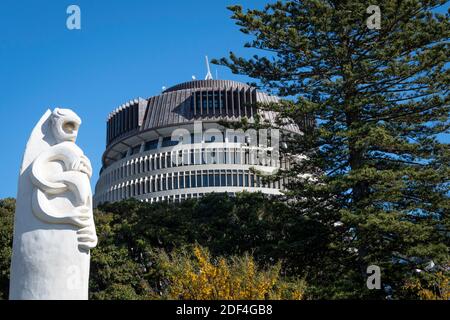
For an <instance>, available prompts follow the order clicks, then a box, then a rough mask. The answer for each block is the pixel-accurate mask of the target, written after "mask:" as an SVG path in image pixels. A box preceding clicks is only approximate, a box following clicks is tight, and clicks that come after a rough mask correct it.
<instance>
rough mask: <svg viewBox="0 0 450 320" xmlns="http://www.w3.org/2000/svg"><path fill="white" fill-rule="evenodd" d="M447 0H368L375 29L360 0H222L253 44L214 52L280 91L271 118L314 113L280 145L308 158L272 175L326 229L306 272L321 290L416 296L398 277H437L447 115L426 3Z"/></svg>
mask: <svg viewBox="0 0 450 320" xmlns="http://www.w3.org/2000/svg"><path fill="white" fill-rule="evenodd" d="M445 3H446V1H441V0H409V1H394V0H380V1H376V4H377V5H378V6H379V9H380V12H381V16H380V18H381V20H380V28H379V29H378V28H372V26H371V25H370V23H369V24H368V21H367V19H370V21H369V22H373V19H376V18H377V17H376V16H371V14H372V13H373V12H371V11H370V10H368V3H367V1H360V0H305V1H277V2H275V3H273V4H268V5H266V6H265V7H264V8H263V9H260V10H247V11H245V10H243V9H242V7H241V6H232V7H230V10H231V11H232V12H233V17H232V18H233V19H235V20H236V23H237V25H239V26H240V27H241V31H242V32H243V33H245V34H248V35H249V36H251V37H252V39H251V41H250V42H249V43H247V44H246V45H245V46H246V47H248V48H250V49H251V50H252V51H255V53H256V54H255V55H254V56H253V57H252V58H250V59H246V58H242V57H238V56H236V55H235V54H233V53H231V54H230V57H229V58H222V59H220V60H218V61H217V60H216V61H215V63H217V64H221V65H224V66H228V67H229V68H230V69H231V70H232V71H233V72H234V73H237V74H244V75H248V76H250V77H252V78H254V79H256V83H255V84H254V85H257V86H259V87H261V88H262V89H266V90H268V91H270V92H272V93H275V94H277V95H279V96H281V97H286V99H285V100H283V101H282V102H280V103H279V104H276V105H271V106H269V108H270V109H272V110H275V111H278V112H279V113H280V117H282V118H286V117H289V118H290V119H292V121H294V122H296V123H297V124H299V125H300V126H303V124H304V119H305V117H307V116H310V117H313V118H314V119H315V120H316V126H315V127H314V129H312V130H311V131H310V132H306V134H304V135H302V136H296V137H294V138H292V139H290V141H289V142H290V143H289V145H288V149H287V150H285V155H291V156H294V155H299V154H302V155H304V156H306V157H305V158H302V160H300V161H299V160H296V159H298V157H292V161H294V165H293V166H292V167H291V168H290V169H289V170H285V171H283V172H280V173H279V175H280V176H281V175H283V176H288V177H290V179H291V183H290V185H289V186H288V187H289V191H288V196H289V197H290V198H291V199H294V200H296V201H292V202H291V203H293V206H294V207H295V209H296V210H297V213H298V214H299V215H302V216H303V217H305V218H306V217H307V218H309V219H311V220H314V221H317V222H318V223H320V224H321V225H322V226H323V227H324V228H326V229H327V230H328V251H327V252H326V254H325V255H324V256H323V259H322V260H321V261H320V262H319V263H318V264H317V265H316V267H317V268H316V272H313V273H312V274H311V273H310V274H308V279H307V281H308V283H317V284H318V283H321V284H324V285H328V287H327V289H326V291H327V292H326V293H324V292H322V293H320V294H321V295H322V296H323V295H325V296H328V297H361V296H369V297H374V298H375V297H385V296H386V295H387V293H386V292H385V291H389V293H388V294H389V295H391V296H392V297H393V298H401V297H409V298H411V297H420V296H421V295H420V294H416V295H414V292H413V293H411V290H409V289H408V288H411V287H413V286H411V285H410V284H411V283H412V282H414V281H417V279H418V278H419V277H421V274H423V273H427V274H428V275H430V276H433V275H434V274H439V276H442V275H444V276H446V277H447V279H448V270H449V252H448V245H449V236H448V235H449V233H448V230H449V228H448V227H449V220H448V213H449V211H450V210H449V209H450V201H449V185H450V184H449V182H450V181H449V177H450V168H449V163H450V152H449V147H448V143H444V142H443V141H442V139H440V138H442V136H441V135H442V134H448V133H449V124H450V123H449V111H450V107H449V88H450V86H449V75H450V72H449V68H448V57H449V56H450V52H449V35H450V25H449V14H448V13H446V14H438V13H436V9H437V8H438V7H440V6H442V5H444V4H445ZM447 4H448V3H447ZM441 8H442V7H441ZM368 11H369V13H368ZM441 11H442V10H441ZM369 26H370V27H371V28H369ZM260 107H262V106H260ZM266 107H267V106H266ZM305 173H311V174H312V175H309V176H305V175H304V174H305ZM369 265H378V266H379V267H381V279H382V284H383V285H384V288H385V289H386V290H372V291H369V290H368V289H367V288H366V279H367V274H366V270H367V266H369ZM430 281H433V280H430ZM444 282H445V281H444ZM447 283H448V281H447ZM426 287H430V286H426ZM431 287H432V286H431ZM447 290H448V286H447ZM391 291H392V292H391Z"/></svg>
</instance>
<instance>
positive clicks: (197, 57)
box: [0, 0, 266, 199]
mask: <svg viewBox="0 0 450 320" xmlns="http://www.w3.org/2000/svg"><path fill="white" fill-rule="evenodd" d="M265 2H266V1H261V0H167V1H151V0H130V1H125V0H108V1H107V0H71V1H65V0H58V1H55V0H40V1H32V0H29V1H23V0H1V1H0V120H1V122H0V148H1V150H2V152H1V162H0V164H1V165H0V199H1V198H5V197H15V196H16V191H17V190H16V188H17V180H18V173H19V168H20V163H21V159H22V154H23V151H24V147H25V144H26V141H27V140H28V137H29V134H30V132H31V130H32V128H33V127H34V125H35V124H36V122H37V121H38V120H39V118H40V117H41V115H42V114H43V113H44V112H45V110H46V109H47V108H51V109H53V108H54V107H65V108H72V109H73V110H74V111H76V112H77V113H78V114H79V115H80V117H81V118H82V119H83V125H82V127H81V129H80V134H79V138H78V144H79V145H80V147H81V148H82V149H83V150H84V151H85V153H86V155H87V156H88V157H89V158H90V159H91V161H92V164H93V168H94V177H93V179H92V181H93V184H95V182H96V180H97V178H98V172H99V170H100V168H101V155H102V152H103V150H104V147H105V120H106V117H107V115H108V113H109V112H111V111H112V110H113V109H115V108H116V107H117V106H119V105H121V104H122V103H124V102H127V101H129V100H131V99H134V98H136V97H143V98H148V97H150V96H153V95H156V94H159V93H160V92H161V88H162V87H163V86H167V87H169V86H171V85H174V84H177V83H179V82H183V81H188V80H190V79H191V76H192V75H196V77H197V78H198V79H200V78H203V77H204V76H205V74H206V69H205V62H204V56H205V55H209V57H210V58H220V57H223V56H227V54H228V52H229V51H230V50H232V51H234V52H236V53H237V54H240V55H246V56H248V54H249V52H248V50H247V49H243V44H244V43H245V41H246V40H248V38H247V37H245V35H243V34H241V33H240V32H239V28H238V27H237V26H236V25H235V24H234V21H232V20H231V19H230V15H231V13H230V12H229V11H228V10H226V6H228V5H231V4H237V3H239V4H242V5H243V6H244V7H247V8H255V7H261V6H262V5H263V4H264V3H265ZM71 4H76V5H78V6H80V8H81V26H82V29H81V30H72V31H70V30H68V29H67V28H66V19H67V17H68V15H67V13H66V9H67V7H68V6H69V5H71ZM216 68H217V67H216V66H213V70H212V73H213V75H214V76H215V70H216ZM217 69H218V74H219V78H222V79H233V80H240V81H246V80H248V79H246V78H243V77H238V76H236V75H232V74H231V73H230V72H229V71H228V70H227V69H226V68H220V67H219V68H217Z"/></svg>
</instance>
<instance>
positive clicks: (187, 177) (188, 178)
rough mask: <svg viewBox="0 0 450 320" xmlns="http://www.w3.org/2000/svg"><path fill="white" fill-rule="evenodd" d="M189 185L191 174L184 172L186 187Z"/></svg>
mask: <svg viewBox="0 0 450 320" xmlns="http://www.w3.org/2000/svg"><path fill="white" fill-rule="evenodd" d="M190 187H191V176H190V175H189V172H186V188H190Z"/></svg>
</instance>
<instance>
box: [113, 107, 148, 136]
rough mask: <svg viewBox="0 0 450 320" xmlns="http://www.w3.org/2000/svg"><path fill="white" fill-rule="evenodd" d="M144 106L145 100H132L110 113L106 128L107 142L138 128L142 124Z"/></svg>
mask: <svg viewBox="0 0 450 320" xmlns="http://www.w3.org/2000/svg"><path fill="white" fill-rule="evenodd" d="M146 107H147V103H146V100H143V99H139V100H133V101H130V102H128V103H127V104H126V105H123V106H121V107H120V108H118V109H117V110H116V111H114V112H113V113H112V114H110V116H109V118H108V121H107V129H106V131H107V137H106V140H107V141H106V142H107V144H109V143H110V142H111V141H112V140H114V139H116V138H117V137H119V136H121V135H123V134H125V133H127V132H130V131H133V130H135V129H137V128H139V127H140V126H141V124H142V120H143V118H144V115H145V109H146Z"/></svg>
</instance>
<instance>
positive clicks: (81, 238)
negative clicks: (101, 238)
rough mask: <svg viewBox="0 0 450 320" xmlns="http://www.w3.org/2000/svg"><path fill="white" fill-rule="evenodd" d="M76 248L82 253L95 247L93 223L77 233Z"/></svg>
mask: <svg viewBox="0 0 450 320" xmlns="http://www.w3.org/2000/svg"><path fill="white" fill-rule="evenodd" d="M77 235H78V248H80V249H81V250H84V251H89V250H91V249H92V248H95V247H96V246H97V242H98V238H97V234H96V232H95V226H94V223H92V225H91V226H89V227H86V228H83V229H80V230H78V231H77Z"/></svg>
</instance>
